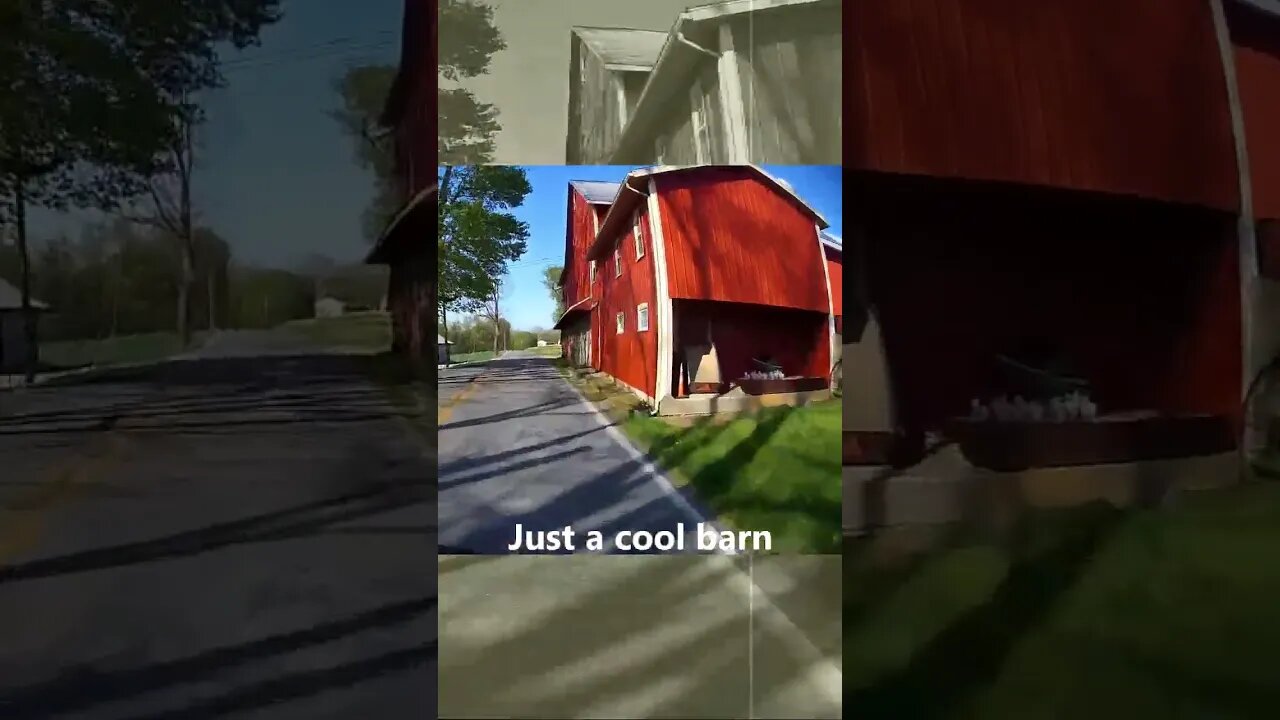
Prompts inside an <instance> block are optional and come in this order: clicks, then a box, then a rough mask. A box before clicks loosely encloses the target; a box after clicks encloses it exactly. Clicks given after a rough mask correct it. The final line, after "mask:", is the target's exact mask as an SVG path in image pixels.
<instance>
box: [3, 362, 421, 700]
mask: <svg viewBox="0 0 1280 720" xmlns="http://www.w3.org/2000/svg"><path fill="white" fill-rule="evenodd" d="M259 339H262V338H259ZM280 342H281V346H280V347H275V346H272V347H262V346H260V345H258V344H257V343H256V341H255V339H254V338H250V337H235V338H230V339H227V338H224V342H223V343H220V344H218V345H215V346H213V347H211V348H209V349H208V350H207V351H206V356H205V357H203V358H200V359H192V360H186V361H182V362H172V363H167V364H163V365H160V366H156V367H153V368H146V369H130V370H128V371H124V372H121V373H117V374H115V375H108V376H107V377H104V378H98V379H97V380H96V381H93V382H86V381H84V380H82V381H81V382H80V384H74V385H65V386H38V387H33V388H28V389H25V390H23V391H20V392H13V393H0V718H4V719H5V720H17V719H18V718H50V717H60V718H61V717H67V718H93V719H94V720H116V719H124V718H207V717H226V716H230V715H234V716H235V717H237V718H239V717H245V718H272V719H274V718H283V719H292V718H299V719H301V718H306V719H308V720H314V719H317V718H335V719H337V718H343V719H347V718H363V717H368V718H414V719H416V718H423V717H432V716H434V712H435V710H434V708H435V705H436V661H435V656H436V624H437V617H436V581H437V578H436V572H435V567H434V566H435V559H436V550H435V537H434V526H435V517H436V510H435V491H434V483H433V475H434V465H435V460H434V456H433V455H431V454H429V452H424V448H423V447H422V444H423V441H422V440H421V439H419V438H415V437H414V435H413V434H412V433H411V432H410V431H409V430H408V429H407V428H406V427H405V426H404V423H403V420H401V419H398V418H396V417H395V412H394V411H393V409H392V408H391V406H390V405H389V404H388V403H387V402H386V400H385V396H384V394H383V392H382V391H381V390H379V389H378V388H376V387H374V386H372V385H370V384H369V383H368V382H366V381H365V379H364V377H365V376H364V374H363V371H364V369H363V367H362V365H361V363H362V362H364V360H363V359H361V358H356V357H346V356H341V355H334V354H330V355H310V356H290V355H289V354H288V353H289V352H297V350H295V349H293V348H292V347H285V346H287V345H288V344H289V341H284V340H281V341H280ZM264 353H267V355H264ZM255 355H257V356H256V357H255ZM211 356H218V357H211Z"/></svg>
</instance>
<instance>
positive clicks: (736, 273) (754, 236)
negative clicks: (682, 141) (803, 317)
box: [655, 168, 828, 314]
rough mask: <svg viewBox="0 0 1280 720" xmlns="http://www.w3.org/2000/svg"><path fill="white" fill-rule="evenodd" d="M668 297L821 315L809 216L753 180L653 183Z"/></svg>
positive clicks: (680, 176) (738, 175) (724, 173)
mask: <svg viewBox="0 0 1280 720" xmlns="http://www.w3.org/2000/svg"><path fill="white" fill-rule="evenodd" d="M655 182H656V184H657V189H658V205H659V207H660V212H661V215H662V232H663V237H664V239H665V242H666V245H665V248H666V258H667V267H668V277H669V285H670V293H671V297H672V298H683V299H689V300H722V301H726V302H739V303H752V304H759V305H776V306H780V307H791V308H798V309H804V310H816V311H819V312H821V313H823V314H826V312H827V309H828V308H827V292H826V286H825V283H824V282H823V280H822V275H821V273H822V272H823V271H824V262H823V258H822V254H821V252H820V251H819V249H818V243H817V241H816V238H815V237H814V225H813V223H814V220H813V218H812V216H810V215H808V214H807V213H806V212H804V211H802V210H800V209H799V207H798V206H797V205H795V204H794V203H793V202H792V201H790V200H788V199H786V198H785V197H784V196H783V195H782V194H781V193H780V192H778V191H777V190H775V189H773V188H771V187H769V186H768V185H766V184H765V183H764V182H763V181H761V180H760V179H758V178H757V177H756V176H754V174H752V173H749V172H748V171H743V170H738V169H732V168H728V169H708V170H701V171H698V172H687V173H676V174H671V175H664V176H660V177H657V178H655Z"/></svg>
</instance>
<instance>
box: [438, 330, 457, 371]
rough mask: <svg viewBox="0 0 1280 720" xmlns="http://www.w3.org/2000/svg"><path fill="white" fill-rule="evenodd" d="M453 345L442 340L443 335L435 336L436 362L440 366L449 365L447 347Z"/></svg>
mask: <svg viewBox="0 0 1280 720" xmlns="http://www.w3.org/2000/svg"><path fill="white" fill-rule="evenodd" d="M452 344H453V343H451V342H449V341H448V340H445V339H444V336H443V335H436V362H437V363H439V364H441V365H448V364H449V346H450V345H452Z"/></svg>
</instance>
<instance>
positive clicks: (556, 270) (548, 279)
mask: <svg viewBox="0 0 1280 720" xmlns="http://www.w3.org/2000/svg"><path fill="white" fill-rule="evenodd" d="M562 273H564V268H563V267H561V266H559V265H552V266H551V267H549V268H546V269H544V270H543V271H542V284H543V286H544V287H546V288H547V292H549V293H551V301H552V302H554V303H555V304H556V314H555V317H553V318H551V321H552V322H555V321H557V320H559V319H560V316H561V315H564V311H565V307H564V293H562V292H560V275H561V274H562Z"/></svg>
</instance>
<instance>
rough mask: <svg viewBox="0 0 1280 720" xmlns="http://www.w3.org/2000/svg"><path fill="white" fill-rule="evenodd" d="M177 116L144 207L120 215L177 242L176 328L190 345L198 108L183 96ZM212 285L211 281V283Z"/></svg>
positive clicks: (183, 343)
mask: <svg viewBox="0 0 1280 720" xmlns="http://www.w3.org/2000/svg"><path fill="white" fill-rule="evenodd" d="M181 107H182V109H183V111H182V112H181V113H179V114H178V116H177V118H178V119H177V120H176V122H177V124H178V127H177V128H176V130H177V132H176V133H175V134H174V139H173V142H172V144H171V146H170V147H169V148H167V149H166V152H165V157H164V158H163V162H162V163H161V165H160V168H161V169H160V170H159V171H157V172H156V173H154V174H152V175H150V176H149V177H148V178H147V183H146V185H147V192H146V195H145V197H144V200H143V205H144V209H142V210H141V211H139V212H126V213H124V214H123V216H124V217H125V218H126V219H128V220H130V221H132V222H136V223H139V224H143V225H150V226H151V227H154V228H157V229H159V230H161V231H162V232H164V233H166V234H167V235H169V236H170V237H171V238H173V239H174V241H175V242H176V243H177V245H178V250H179V256H180V258H181V260H180V263H181V264H180V267H179V275H178V308H177V325H178V327H177V331H178V337H179V338H180V339H181V342H182V347H188V346H190V344H191V290H192V288H193V287H194V285H195V233H194V227H195V221H194V212H193V210H192V206H191V176H192V174H193V172H194V170H195V160H196V157H195V128H196V125H198V124H199V122H200V119H201V118H200V114H199V108H198V107H197V106H195V105H194V104H192V103H190V102H188V101H187V99H186V98H185V97H184V98H183V100H182V102H181ZM211 285H212V283H211Z"/></svg>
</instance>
